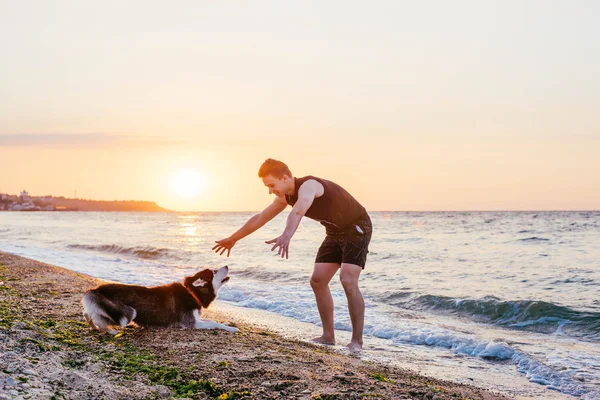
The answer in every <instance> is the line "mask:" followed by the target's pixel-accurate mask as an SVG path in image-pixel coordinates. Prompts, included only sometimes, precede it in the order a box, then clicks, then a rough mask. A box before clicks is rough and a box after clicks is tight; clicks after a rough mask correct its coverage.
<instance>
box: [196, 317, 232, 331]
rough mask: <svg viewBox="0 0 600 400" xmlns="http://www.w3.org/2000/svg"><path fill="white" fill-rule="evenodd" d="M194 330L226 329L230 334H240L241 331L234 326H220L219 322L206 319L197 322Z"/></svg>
mask: <svg viewBox="0 0 600 400" xmlns="http://www.w3.org/2000/svg"><path fill="white" fill-rule="evenodd" d="M194 328H196V329H215V328H218V329H224V330H226V331H228V332H239V331H240V330H239V329H238V328H234V327H233V326H227V325H224V324H220V323H218V322H215V321H209V320H206V319H203V320H196V323H195V326H194Z"/></svg>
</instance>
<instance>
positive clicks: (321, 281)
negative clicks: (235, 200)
mask: <svg viewBox="0 0 600 400" xmlns="http://www.w3.org/2000/svg"><path fill="white" fill-rule="evenodd" d="M258 176H259V177H260V178H262V181H263V183H264V184H265V186H266V187H268V188H269V194H271V193H272V194H274V195H275V196H276V198H275V200H274V201H273V203H272V204H271V205H270V206H268V207H267V208H265V209H264V210H263V211H262V212H260V213H259V214H256V215H255V216H253V217H252V218H250V219H249V220H248V222H246V223H245V224H244V226H242V227H241V228H240V229H239V230H238V231H237V232H235V233H234V234H233V235H231V236H230V237H228V238H226V239H222V240H217V241H216V243H217V245H216V246H214V247H213V250H215V251H216V252H220V254H223V253H224V252H225V250H227V256H228V257H229V253H230V252H231V249H232V247H233V246H234V245H235V243H236V242H237V241H238V240H240V239H241V238H243V237H245V236H248V235H249V234H251V233H252V232H254V231H256V230H257V229H258V228H260V227H262V226H263V225H264V224H266V223H267V222H268V221H270V220H271V219H273V218H274V217H275V216H276V215H277V214H279V213H280V212H281V211H283V210H284V209H285V208H286V207H287V206H288V205H291V206H293V208H292V211H291V212H290V215H289V216H288V218H287V223H286V227H285V230H284V231H283V234H282V235H281V236H279V237H277V238H275V239H273V240H269V241H267V242H266V243H268V244H273V248H272V249H271V251H273V250H275V249H277V248H279V249H278V254H279V255H281V257H285V258H288V250H289V246H290V240H291V239H292V236H293V235H294V233H295V232H296V229H297V228H298V224H299V223H300V220H301V219H302V217H303V216H307V217H309V218H312V219H314V220H317V221H319V222H321V224H322V225H324V226H325V232H326V234H327V236H326V237H325V240H324V241H323V244H321V247H320V248H319V251H318V253H317V257H316V259H315V266H314V270H313V274H312V277H311V278H310V285H311V286H312V289H313V292H314V293H315V298H316V300H317V307H318V309H319V315H320V316H321V322H322V324H323V335H322V336H321V337H317V338H314V339H313V341H314V342H317V343H322V344H330V345H333V344H335V331H334V329H333V298H332V297H331V292H330V291H329V281H330V280H331V278H332V277H333V275H335V273H336V272H337V270H338V269H340V268H341V272H340V280H341V282H342V286H343V287H344V291H345V293H346V297H347V299H348V309H349V311H350V319H351V321H352V339H351V341H350V343H349V344H348V348H349V349H350V350H351V351H360V350H361V349H362V344H363V341H362V334H363V327H364V319H365V303H364V300H363V297H362V294H361V292H360V290H359V288H358V278H359V277H360V273H361V271H362V270H363V269H364V267H365V262H366V260H367V253H368V245H369V242H370V240H371V233H372V226H371V219H370V218H369V215H368V214H367V211H366V210H365V208H364V207H363V206H361V205H360V204H359V203H358V201H356V200H355V199H354V198H353V197H352V196H351V195H350V194H349V193H348V192H347V191H346V190H344V189H343V188H342V187H341V186H339V185H337V184H335V183H333V182H331V181H328V180H325V179H321V178H317V177H314V176H305V177H303V178H294V177H293V175H292V173H291V172H290V170H289V168H288V167H287V165H285V164H284V163H282V162H281V161H277V160H273V159H268V160H266V161H265V162H264V163H263V164H262V165H261V167H260V169H259V171H258Z"/></svg>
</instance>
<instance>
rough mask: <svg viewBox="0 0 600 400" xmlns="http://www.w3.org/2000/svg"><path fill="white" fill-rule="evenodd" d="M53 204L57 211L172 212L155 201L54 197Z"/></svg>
mask: <svg viewBox="0 0 600 400" xmlns="http://www.w3.org/2000/svg"><path fill="white" fill-rule="evenodd" d="M52 204H53V205H54V207H55V208H56V209H57V210H61V209H63V207H64V208H65V209H67V210H77V211H153V212H157V211H163V212H164V211H170V210H167V209H166V208H162V207H160V206H158V205H157V204H156V203H155V202H153V201H134V200H125V201H102V200H81V199H67V198H65V197H53V201H52Z"/></svg>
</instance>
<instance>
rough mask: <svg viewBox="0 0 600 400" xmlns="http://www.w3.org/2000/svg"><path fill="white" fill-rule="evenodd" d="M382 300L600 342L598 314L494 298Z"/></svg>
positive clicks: (405, 296)
mask: <svg viewBox="0 0 600 400" xmlns="http://www.w3.org/2000/svg"><path fill="white" fill-rule="evenodd" d="M383 300H384V301H385V302H386V303H388V304H391V305H395V306H401V307H404V308H409V309H416V310H428V311H437V312H445V313H451V314H458V315H460V316H464V317H467V318H470V319H472V320H475V321H478V322H488V323H492V324H494V325H500V326H504V327H509V328H513V329H522V330H528V331H533V332H539V333H547V334H550V333H557V334H564V335H567V336H573V337H576V338H578V339H585V340H600V312H593V311H578V310H574V309H572V308H569V307H566V306H561V305H558V304H553V303H549V302H545V301H535V300H501V299H499V298H497V297H494V296H486V297H483V298H481V299H470V298H467V299H461V298H452V297H446V296H435V295H417V294H415V293H411V292H406V291H402V292H396V293H388V294H387V295H386V296H385V297H384V298H383Z"/></svg>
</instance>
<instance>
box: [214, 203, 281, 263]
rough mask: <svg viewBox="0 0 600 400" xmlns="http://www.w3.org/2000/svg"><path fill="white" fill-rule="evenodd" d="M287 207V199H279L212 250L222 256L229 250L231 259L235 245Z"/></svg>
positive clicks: (220, 241) (219, 241)
mask: <svg viewBox="0 0 600 400" xmlns="http://www.w3.org/2000/svg"><path fill="white" fill-rule="evenodd" d="M286 207H287V203H286V201H285V199H283V198H279V197H277V198H276V199H275V200H274V201H273V203H271V205H269V206H268V207H267V208H265V209H264V210H262V211H261V212H260V213H258V214H256V215H254V216H253V217H252V218H250V219H249V220H248V222H246V223H245V224H244V226H242V227H241V228H240V229H238V230H237V231H236V232H235V233H234V234H233V235H231V236H229V237H228V238H225V239H221V240H215V243H217V244H216V245H215V246H214V247H213V248H212V249H213V250H214V251H215V252H216V253H218V252H219V251H220V252H221V253H220V254H221V255H222V254H223V253H224V252H225V250H227V257H229V253H230V252H231V248H232V247H233V246H234V245H235V243H236V242H237V241H238V240H240V239H242V238H244V237H246V236H248V235H249V234H251V233H252V232H254V231H256V230H257V229H259V228H260V227H262V226H263V225H264V224H266V223H267V222H269V221H270V220H272V219H273V218H275V216H276V215H277V214H279V213H280V212H282V211H283V210H284V209H285V208H286Z"/></svg>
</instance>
